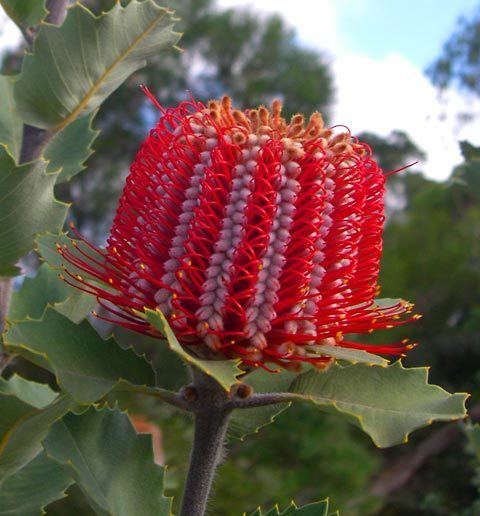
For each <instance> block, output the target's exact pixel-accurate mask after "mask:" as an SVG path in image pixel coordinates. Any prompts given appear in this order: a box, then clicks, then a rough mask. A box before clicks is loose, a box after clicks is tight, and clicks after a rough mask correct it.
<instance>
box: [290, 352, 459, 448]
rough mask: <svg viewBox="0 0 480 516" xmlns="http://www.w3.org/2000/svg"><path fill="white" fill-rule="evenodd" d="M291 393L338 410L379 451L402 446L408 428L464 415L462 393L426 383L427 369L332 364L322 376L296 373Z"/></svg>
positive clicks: (299, 397) (395, 365)
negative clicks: (396, 445)
mask: <svg viewBox="0 0 480 516" xmlns="http://www.w3.org/2000/svg"><path fill="white" fill-rule="evenodd" d="M290 390H291V392H293V393H296V394H297V395H298V399H299V400H306V401H310V402H312V403H314V404H315V405H316V406H318V407H319V408H320V409H323V410H326V411H327V412H332V411H337V412H340V413H341V414H345V415H347V416H348V417H349V418H351V420H352V421H353V422H355V423H357V424H358V425H359V426H360V427H361V428H362V430H364V431H365V432H366V433H367V434H368V435H369V436H370V437H371V438H372V440H373V442H374V443H375V444H376V445H377V446H379V447H381V448H384V447H387V446H393V445H395V444H400V443H402V442H407V440H408V435H409V434H410V432H412V431H413V430H415V429H417V428H420V427H422V426H425V425H428V424H430V423H432V422H433V421H452V420H455V419H459V418H463V417H465V416H466V411H465V400H466V398H467V397H468V395H467V394H464V393H456V394H449V393H448V392H447V391H445V390H443V389H442V388H441V387H438V386H436V385H431V384H429V383H428V369H427V368H425V367H415V368H411V369H405V368H404V367H403V366H402V364H401V363H400V362H395V363H394V364H392V365H390V366H388V367H376V366H374V367H370V366H367V365H364V364H356V365H349V366H346V367H342V366H340V365H338V364H334V365H333V366H332V367H331V368H330V369H328V370H327V371H323V372H318V371H316V370H311V371H309V372H306V373H303V374H301V375H299V376H298V377H297V378H296V379H295V381H294V382H293V384H292V387H291V389H290Z"/></svg>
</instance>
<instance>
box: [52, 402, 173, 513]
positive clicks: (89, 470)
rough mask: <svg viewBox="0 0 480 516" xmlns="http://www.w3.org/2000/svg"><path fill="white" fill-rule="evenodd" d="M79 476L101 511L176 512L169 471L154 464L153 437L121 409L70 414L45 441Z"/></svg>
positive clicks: (66, 465) (54, 457)
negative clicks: (139, 431) (135, 426)
mask: <svg viewBox="0 0 480 516" xmlns="http://www.w3.org/2000/svg"><path fill="white" fill-rule="evenodd" d="M44 446H45V449H46V451H47V453H48V455H49V456H50V457H52V458H53V459H54V460H56V461H57V462H59V463H60V464H63V465H64V466H65V467H66V468H67V470H69V472H70V474H71V475H72V476H73V477H74V478H75V480H76V481H77V483H78V485H79V486H80V488H81V489H82V491H83V492H84V494H85V495H86V497H87V499H88V501H89V503H90V504H91V506H92V508H94V510H95V512H96V513H97V514H102V515H103V514H105V515H108V514H115V515H118V516H138V515H142V516H170V515H171V499H170V498H167V497H165V496H164V494H163V489H164V487H163V486H164V474H165V469H164V468H163V467H161V466H158V465H156V464H155V463H154V458H153V451H152V441H151V436H150V435H144V434H142V435H137V434H136V433H135V430H134V429H133V427H132V425H131V423H130V420H129V418H128V416H127V415H126V414H124V413H122V412H120V411H118V410H109V409H107V408H104V409H102V410H100V411H97V410H96V409H95V408H90V409H89V410H88V411H87V412H85V413H83V414H82V415H74V414H67V415H66V416H65V417H64V418H63V419H62V420H61V421H58V422H57V423H56V424H55V425H54V426H53V427H52V429H51V431H50V433H49V435H48V437H47V438H46V440H45V441H44Z"/></svg>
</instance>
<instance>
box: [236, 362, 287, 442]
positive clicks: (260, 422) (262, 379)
mask: <svg viewBox="0 0 480 516" xmlns="http://www.w3.org/2000/svg"><path fill="white" fill-rule="evenodd" d="M295 377H296V375H295V374H293V373H291V372H289V371H285V370H280V371H278V372H276V373H271V372H269V371H265V370H264V369H261V368H258V369H256V370H255V371H253V372H252V373H250V374H248V375H247V376H245V377H244V378H242V380H243V381H244V383H246V384H247V385H249V386H250V387H252V388H253V392H255V393H267V392H284V391H288V390H289V388H290V385H291V383H292V381H293V380H294V379H295ZM290 405H291V403H288V402H285V403H276V404H274V405H265V406H264V407H253V408H245V409H235V410H234V411H233V412H232V415H231V416H230V424H229V426H228V434H229V435H230V437H233V438H235V439H240V440H241V441H243V440H244V439H245V437H246V436H247V435H251V434H256V433H258V432H259V431H260V430H261V429H262V428H263V427H264V426H267V425H269V424H270V423H273V422H274V421H275V418H276V417H277V416H278V415H279V414H280V413H281V412H283V411H284V410H286V409H287V408H288V407H289V406H290Z"/></svg>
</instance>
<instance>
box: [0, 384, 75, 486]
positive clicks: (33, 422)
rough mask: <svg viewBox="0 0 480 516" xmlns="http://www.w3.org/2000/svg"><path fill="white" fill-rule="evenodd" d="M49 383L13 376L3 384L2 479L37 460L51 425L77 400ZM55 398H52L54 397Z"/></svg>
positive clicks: (0, 425)
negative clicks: (54, 390) (54, 393)
mask: <svg viewBox="0 0 480 516" xmlns="http://www.w3.org/2000/svg"><path fill="white" fill-rule="evenodd" d="M47 389H48V388H47V387H45V386H44V385H40V384H37V383H35V382H29V381H27V380H23V379H18V377H13V379H10V380H8V381H7V380H2V382H1V385H0V414H1V417H0V483H1V482H2V481H3V480H4V479H5V478H7V477H9V476H10V475H13V474H14V473H15V472H16V471H18V470H19V469H21V468H23V467H24V466H25V465H26V464H28V463H29V462H30V461H31V460H33V459H34V458H35V457H36V456H37V455H38V454H39V453H40V451H41V449H42V446H41V441H42V439H44V438H45V436H46V435H47V433H48V429H49V428H50V425H51V424H52V423H53V422H54V421H55V420H56V419H58V418H61V417H62V416H64V415H65V414H66V413H67V412H68V411H69V410H70V409H72V408H73V407H74V406H75V404H74V403H73V402H72V400H71V399H69V398H67V397H66V396H60V397H57V396H55V398H53V399H52V393H51V392H48V391H47ZM50 400H51V401H50Z"/></svg>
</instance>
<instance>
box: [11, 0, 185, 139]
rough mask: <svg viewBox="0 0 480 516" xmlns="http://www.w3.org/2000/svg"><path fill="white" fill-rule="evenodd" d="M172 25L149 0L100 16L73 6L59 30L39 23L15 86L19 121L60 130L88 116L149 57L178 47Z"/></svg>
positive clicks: (167, 13)
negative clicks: (32, 45) (37, 31)
mask: <svg viewBox="0 0 480 516" xmlns="http://www.w3.org/2000/svg"><path fill="white" fill-rule="evenodd" d="M175 22H176V19H175V18H173V15H172V12H171V11H169V10H167V9H164V8H162V7H159V6H158V5H157V4H156V3H155V2H154V1H153V0H146V1H144V2H139V1H137V0H132V1H131V2H130V3H129V4H128V5H127V6H126V7H123V6H122V5H121V3H120V2H115V5H114V7H113V8H112V9H111V10H110V11H108V12H107V13H102V14H101V15H100V16H98V17H95V16H94V15H93V14H92V13H91V12H90V11H89V10H88V9H87V8H85V7H83V6H82V5H81V4H79V3H76V4H75V5H73V6H72V7H71V8H69V9H68V15H67V18H66V20H65V22H64V23H63V25H62V26H61V27H55V26H52V25H48V24H42V25H41V28H40V31H39V33H38V36H37V38H36V40H35V44H34V49H33V53H32V54H30V53H27V54H26V55H25V58H24V60H23V65H22V72H21V75H20V78H19V80H18V82H17V84H16V87H15V97H16V101H17V105H18V108H19V110H20V112H21V113H22V118H23V119H24V120H25V121H26V122H27V123H29V124H30V125H34V126H36V127H40V128H43V129H47V128H49V129H54V130H57V131H58V130H61V129H63V128H64V127H66V126H67V125H68V124H70V123H71V122H73V121H74V120H75V119H76V118H77V117H79V116H84V115H86V114H88V113H91V112H92V111H94V110H95V109H96V108H98V107H99V106H100V104H101V103H102V102H103V101H104V100H105V99H106V98H107V97H108V96H109V95H110V94H111V93H112V92H113V91H114V90H115V89H117V88H118V87H119V86H120V85H121V84H122V83H123V82H124V81H125V80H126V78H127V77H128V76H129V75H131V74H132V73H133V72H135V71H136V70H138V69H139V68H142V67H144V66H145V64H146V59H147V58H149V57H151V56H154V55H157V54H158V52H159V51H161V50H163V49H165V48H169V47H172V46H173V45H175V43H177V41H178V39H179V37H180V34H178V33H176V32H174V31H173V30H172V28H173V25H174V23H175ZM51 49H55V53H52V51H51Z"/></svg>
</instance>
